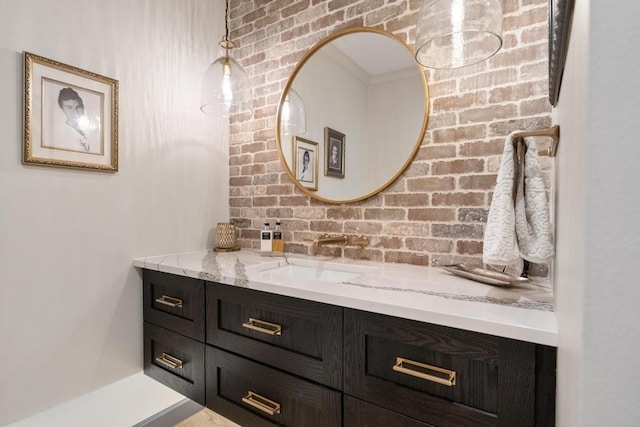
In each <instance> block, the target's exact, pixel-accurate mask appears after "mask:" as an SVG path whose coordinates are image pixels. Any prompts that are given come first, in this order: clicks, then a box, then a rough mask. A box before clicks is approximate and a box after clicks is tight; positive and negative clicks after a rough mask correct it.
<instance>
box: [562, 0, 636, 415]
mask: <svg viewBox="0 0 640 427" xmlns="http://www.w3.org/2000/svg"><path fill="white" fill-rule="evenodd" d="M638 13H640V4H638V3H637V2H634V1H631V0H624V1H622V2H617V3H616V7H611V4H610V3H609V2H604V1H595V0H594V1H590V2H589V1H587V0H577V2H576V11H575V17H574V21H573V32H572V35H571V45H570V46H571V47H570V51H569V53H570V55H569V58H568V62H567V71H566V74H565V77H564V82H563V87H562V92H561V98H560V103H559V105H558V108H557V111H556V116H557V118H558V122H559V123H560V125H561V141H560V152H559V154H558V161H559V169H558V172H559V188H558V194H559V200H558V231H559V232H558V262H557V276H556V288H557V312H558V319H559V329H560V340H559V352H558V355H559V360H558V392H559V394H558V404H559V408H558V425H559V426H562V427H573V426H580V427H582V426H605V425H606V426H631V425H638V424H639V423H640V406H638V404H637V400H638V396H640V371H639V370H638V367H637V363H638V360H640V322H639V321H638V314H637V311H638V302H639V301H640V286H639V285H638V284H639V280H638V270H637V265H638V260H640V233H638V224H639V223H640V198H639V197H638V194H640V179H639V178H638V165H639V163H638V162H639V161H640V144H638V142H637V139H638V138H637V136H636V135H637V131H638V126H637V120H638V119H637V117H638V115H639V114H640V82H639V81H638V78H637V75H636V74H637V72H636V70H637V69H638V66H640V55H639V54H638V50H637V48H636V47H635V44H634V40H637V37H638V36H640V28H639V27H638V25H637V20H636V19H634V17H635V16H637V14H638Z"/></svg>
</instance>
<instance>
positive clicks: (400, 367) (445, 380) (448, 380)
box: [393, 357, 456, 387]
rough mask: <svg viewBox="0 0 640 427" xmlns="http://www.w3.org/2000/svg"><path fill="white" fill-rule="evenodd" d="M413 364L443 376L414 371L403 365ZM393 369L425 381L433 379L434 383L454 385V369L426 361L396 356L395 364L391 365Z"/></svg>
mask: <svg viewBox="0 0 640 427" xmlns="http://www.w3.org/2000/svg"><path fill="white" fill-rule="evenodd" d="M405 364H407V365H413V366H416V367H418V368H420V369H423V370H427V371H433V372H437V373H439V374H444V375H445V377H439V376H436V375H432V374H427V373H425V372H420V371H415V370H413V369H409V368H406V367H405V366H404V365H405ZM393 370H394V371H396V372H401V373H403V374H407V375H411V376H412V377H416V378H421V379H423V380H427V381H433V382H434V383H438V384H442V385H446V386H449V387H452V386H454V385H456V371H450V370H449V369H444V368H439V367H437V366H431V365H427V364H426V363H420V362H414V361H413V360H409V359H405V358H402V357H397V358H396V364H395V365H394V366H393Z"/></svg>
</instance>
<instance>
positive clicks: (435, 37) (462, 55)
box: [415, 0, 502, 68]
mask: <svg viewBox="0 0 640 427" xmlns="http://www.w3.org/2000/svg"><path fill="white" fill-rule="evenodd" d="M416 25H417V27H416V44H415V51H416V61H417V62H418V63H419V64H421V65H422V66H424V67H427V68H460V67H465V66H467V65H472V64H477V63H478V62H482V61H484V60H486V59H488V58H490V57H491V56H493V55H494V54H495V53H496V52H498V50H500V47H501V46H502V5H501V3H500V0H431V1H424V2H422V5H421V6H420V10H419V11H418V22H417V24H416Z"/></svg>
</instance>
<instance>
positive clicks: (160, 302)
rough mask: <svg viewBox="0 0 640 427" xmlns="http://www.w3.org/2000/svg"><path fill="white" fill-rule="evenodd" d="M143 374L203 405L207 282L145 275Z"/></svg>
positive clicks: (150, 272)
mask: <svg viewBox="0 0 640 427" xmlns="http://www.w3.org/2000/svg"><path fill="white" fill-rule="evenodd" d="M142 282H143V284H142V287H143V297H142V300H143V309H142V313H143V317H144V350H143V351H144V359H143V360H144V372H145V374H147V375H148V376H150V377H151V378H154V379H155V380H157V381H160V382H161V383H163V384H164V385H166V386H167V387H170V388H172V389H173V390H175V391H177V392H178V393H181V394H183V395H185V396H186V397H188V398H189V399H191V400H193V401H195V402H198V403H200V404H201V405H204V404H205V386H204V385H205V367H204V366H205V358H204V356H205V354H204V351H205V344H204V328H205V324H204V318H205V282H204V281H202V280H197V279H191V278H188V277H182V276H176V275H173V274H167V273H160V272H158V271H151V270H144V271H143V278H142Z"/></svg>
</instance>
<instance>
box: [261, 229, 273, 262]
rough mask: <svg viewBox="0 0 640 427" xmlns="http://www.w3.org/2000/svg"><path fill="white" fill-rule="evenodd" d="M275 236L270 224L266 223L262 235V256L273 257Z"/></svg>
mask: <svg viewBox="0 0 640 427" xmlns="http://www.w3.org/2000/svg"><path fill="white" fill-rule="evenodd" d="M272 241H273V236H272V233H271V228H270V227H269V223H268V222H265V223H264V228H263V229H262V232H261V233H260V255H263V256H271V250H272Z"/></svg>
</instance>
